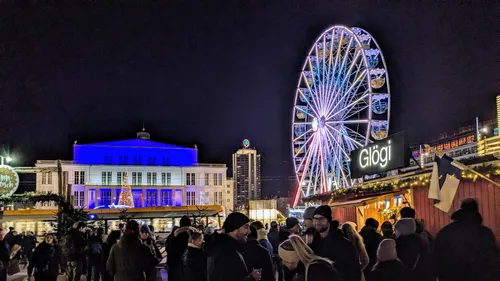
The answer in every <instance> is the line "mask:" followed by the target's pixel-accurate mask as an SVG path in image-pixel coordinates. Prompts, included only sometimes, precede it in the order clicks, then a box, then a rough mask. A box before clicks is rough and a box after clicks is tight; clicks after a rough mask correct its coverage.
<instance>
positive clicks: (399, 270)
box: [370, 260, 411, 281]
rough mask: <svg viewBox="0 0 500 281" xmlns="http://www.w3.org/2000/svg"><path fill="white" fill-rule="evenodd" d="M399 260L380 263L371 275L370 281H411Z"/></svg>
mask: <svg viewBox="0 0 500 281" xmlns="http://www.w3.org/2000/svg"><path fill="white" fill-rule="evenodd" d="M408 275H409V274H408V272H407V271H405V270H404V267H403V264H402V263H401V262H400V261H399V260H393V261H384V262H379V263H378V264H377V265H376V266H375V267H374V268H373V271H372V273H371V274H370V281H407V280H411V278H410V277H409V276H408Z"/></svg>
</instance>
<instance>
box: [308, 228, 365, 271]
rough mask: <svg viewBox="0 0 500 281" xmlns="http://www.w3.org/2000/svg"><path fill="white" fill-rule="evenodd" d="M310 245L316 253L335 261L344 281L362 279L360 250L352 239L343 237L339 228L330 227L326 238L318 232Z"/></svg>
mask: <svg viewBox="0 0 500 281" xmlns="http://www.w3.org/2000/svg"><path fill="white" fill-rule="evenodd" d="M310 246H311V249H313V251H314V253H315V254H316V255H318V256H320V257H324V258H327V259H329V260H331V261H333V262H334V263H335V268H336V269H337V270H338V271H339V273H340V275H341V276H342V278H343V280H344V281H359V280H361V267H360V264H359V255H358V252H357V251H356V249H355V248H354V245H353V244H352V243H351V241H349V240H348V239H346V238H345V237H343V236H342V234H341V232H339V231H338V230H337V229H334V230H332V229H330V232H329V233H328V236H327V237H325V239H323V238H321V236H320V234H319V233H316V234H315V235H314V240H313V242H312V244H311V245H310Z"/></svg>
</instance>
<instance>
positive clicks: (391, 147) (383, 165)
mask: <svg viewBox="0 0 500 281" xmlns="http://www.w3.org/2000/svg"><path fill="white" fill-rule="evenodd" d="M408 162H409V154H408V146H407V145H406V143H405V138H404V133H402V132H401V133H398V134H395V135H392V136H389V137H388V138H386V139H384V140H381V141H377V142H374V143H373V144H370V145H367V146H365V147H362V148H360V149H357V150H354V151H353V152H352V153H351V177H352V178H361V177H362V176H365V175H372V174H377V173H382V172H386V171H390V170H395V169H398V168H401V167H405V166H406V165H407V164H408Z"/></svg>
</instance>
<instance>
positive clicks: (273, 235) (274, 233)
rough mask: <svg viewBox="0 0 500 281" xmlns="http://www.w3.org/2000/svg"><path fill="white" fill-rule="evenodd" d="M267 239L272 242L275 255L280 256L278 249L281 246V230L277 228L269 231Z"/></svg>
mask: <svg viewBox="0 0 500 281" xmlns="http://www.w3.org/2000/svg"><path fill="white" fill-rule="evenodd" d="M267 239H269V242H271V245H272V246H273V253H274V254H275V255H276V254H278V247H279V245H280V234H279V230H278V229H277V228H271V229H269V232H268V233H267Z"/></svg>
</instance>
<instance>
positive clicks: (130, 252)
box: [106, 233, 152, 281]
mask: <svg viewBox="0 0 500 281" xmlns="http://www.w3.org/2000/svg"><path fill="white" fill-rule="evenodd" d="M106 269H107V270H108V272H109V273H110V275H111V276H114V280H115V281H144V280H145V279H146V278H145V274H146V272H150V271H151V270H152V266H151V257H150V253H149V249H148V248H147V247H146V246H145V245H143V244H142V242H141V239H140V238H139V237H138V236H137V235H135V234H133V233H131V234H125V235H123V236H122V237H121V238H120V241H119V242H117V243H116V244H115V245H113V247H112V248H111V252H110V254H109V258H108V262H107V263H106Z"/></svg>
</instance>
